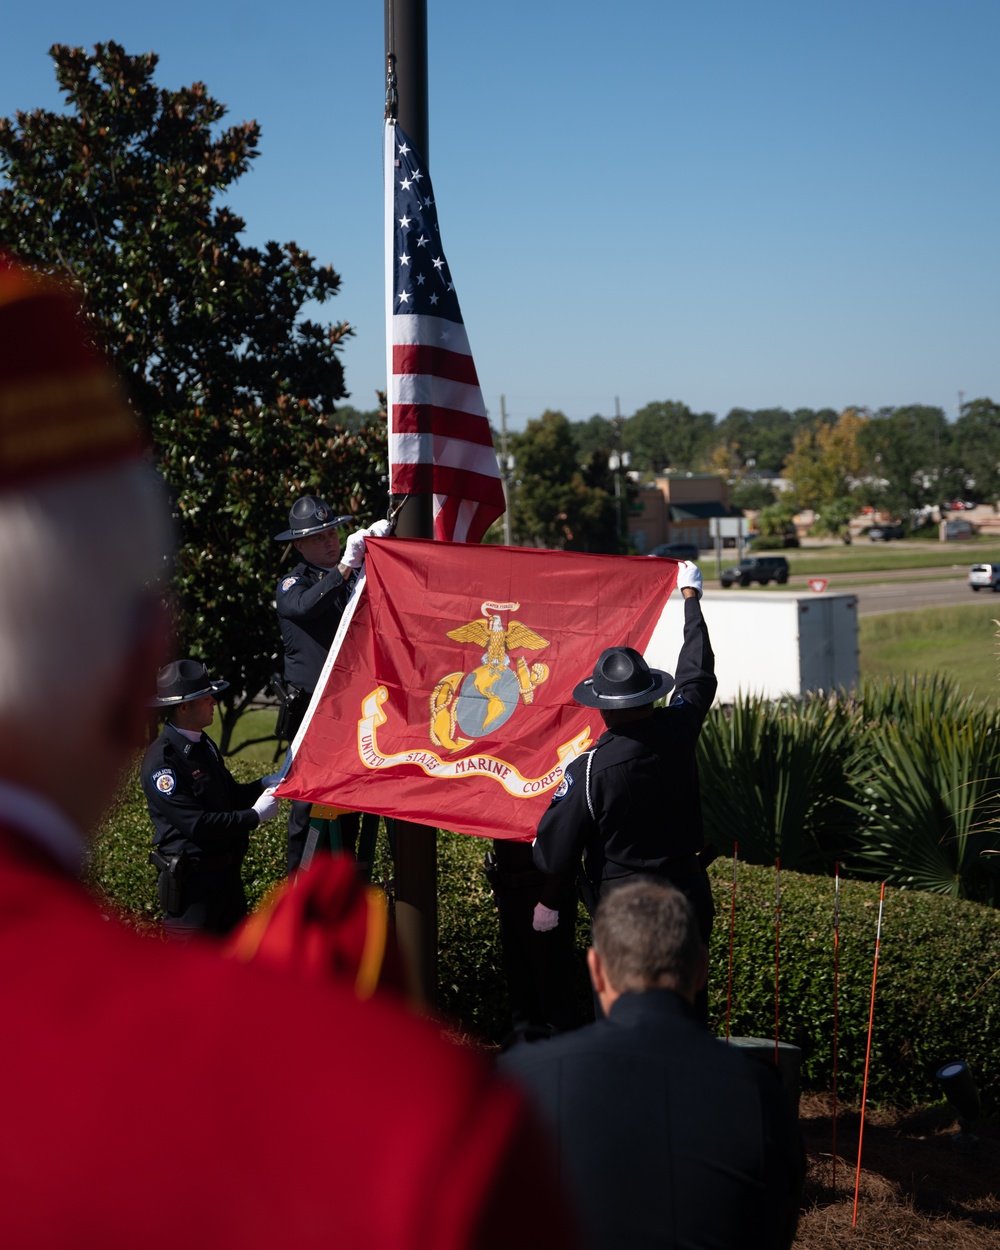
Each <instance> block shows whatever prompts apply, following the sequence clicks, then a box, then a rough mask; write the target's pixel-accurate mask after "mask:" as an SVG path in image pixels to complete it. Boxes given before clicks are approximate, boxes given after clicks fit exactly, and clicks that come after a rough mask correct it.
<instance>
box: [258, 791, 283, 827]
mask: <svg viewBox="0 0 1000 1250" xmlns="http://www.w3.org/2000/svg"><path fill="white" fill-rule="evenodd" d="M253 810H254V811H255V812H256V813H257V816H258V818H259V820H260V823H261V824H263V823H264V821H265V820H270V819H271V818H272V817H274V816H277V814H278V800H277V799H276V798H275V797H274V791H273V790H265V791H264V793H263V794H262V795H261V796H260V798H259V799H258V800H257V802H256V803H254V805H253Z"/></svg>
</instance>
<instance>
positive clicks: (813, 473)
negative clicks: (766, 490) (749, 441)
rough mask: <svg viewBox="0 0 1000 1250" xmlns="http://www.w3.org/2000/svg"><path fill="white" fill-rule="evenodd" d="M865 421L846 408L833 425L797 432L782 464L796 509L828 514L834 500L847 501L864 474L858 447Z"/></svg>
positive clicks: (862, 456) (861, 455) (863, 462)
mask: <svg viewBox="0 0 1000 1250" xmlns="http://www.w3.org/2000/svg"><path fill="white" fill-rule="evenodd" d="M864 422H865V419H864V418H863V417H860V416H859V415H858V414H857V413H856V412H855V411H854V409H853V408H846V409H845V410H844V411H843V412H842V413H841V414H840V416H839V417H838V418H837V421H836V424H834V425H826V424H822V425H818V426H816V427H813V428H805V429H802V430H800V431H799V433H798V435H797V436H796V438H795V443H794V445H793V447H792V451H791V454H790V455H789V457H788V460H787V461H786V462H785V477H787V478H788V479H789V481H790V482H791V487H792V492H793V499H794V501H795V503H796V505H797V506H798V507H799V508H813V509H815V510H816V511H817V512H822V511H829V510H830V508H831V506H832V505H833V503H834V501H835V500H841V499H845V498H847V497H848V496H849V495H850V494H851V491H852V490H854V488H855V487H856V486H857V484H858V479H859V478H860V476H861V474H862V472H863V471H864V464H865V461H864V454H863V452H862V449H861V446H860V442H859V440H860V437H861V431H862V429H863V427H864Z"/></svg>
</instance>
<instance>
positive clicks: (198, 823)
mask: <svg viewBox="0 0 1000 1250" xmlns="http://www.w3.org/2000/svg"><path fill="white" fill-rule="evenodd" d="M140 775H141V778H142V790H143V794H144V795H145V796H146V806H147V807H148V808H149V815H150V818H151V820H152V822H153V828H154V830H155V832H154V834H153V845H154V846H156V847H158V848H159V849H160V851H162V852H163V854H164V855H181V854H186V855H199V854H200V855H206V856H217V855H235V856H237V857H242V856H243V855H244V854H245V853H246V849H247V846H248V844H249V840H250V831H251V830H252V829H256V828H257V826H258V825H259V824H260V817H259V816H258V815H257V813H256V812H255V811H254V810H253V804H254V802H255V800H256V799H258V798H259V797H260V795H261V793H262V791H263V788H264V787H263V786H262V785H261V783H260V781H248V782H240V781H237V780H236V778H235V777H233V775H232V774H231V773H230V771H229V769H228V768H226V766H225V764H224V763H223V760H222V755H221V754H220V752H219V749H218V747H217V746H216V745H215V743H214V742H213V741H212V740H211V738H209V737H208V736H207V735H206V734H202V736H201V741H200V742H192V741H191V740H190V738H187V737H185V735H184V734H182V733H181V732H180V730H178V729H175V728H174V726H173V725H171V724H169V723H168V724H166V725H165V726H164V727H163V733H161V734H160V736H159V737H158V738H157V739H156V741H155V742H153V743H152V744H151V745H150V746H149V748H148V749H147V751H146V754H145V755H144V756H143V759H142V768H141V770H140Z"/></svg>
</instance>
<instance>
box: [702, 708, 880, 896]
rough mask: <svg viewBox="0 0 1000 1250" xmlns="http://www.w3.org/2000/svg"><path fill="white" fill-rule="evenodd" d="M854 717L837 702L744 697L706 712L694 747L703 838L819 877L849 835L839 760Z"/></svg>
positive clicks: (843, 762) (844, 764) (849, 743)
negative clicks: (735, 847)
mask: <svg viewBox="0 0 1000 1250" xmlns="http://www.w3.org/2000/svg"><path fill="white" fill-rule="evenodd" d="M859 720H860V716H859V713H858V711H857V709H856V708H854V707H853V706H852V705H851V704H850V703H848V702H847V701H846V700H844V699H843V698H840V697H837V696H833V697H827V696H825V695H813V696H809V697H807V698H806V699H804V700H802V701H801V702H797V701H795V700H792V699H787V700H781V701H779V702H777V703H771V702H769V701H768V700H766V699H764V698H762V697H761V696H759V695H745V696H742V697H741V698H739V699H738V700H737V701H736V702H735V703H734V704H733V705H732V707H731V708H728V709H727V708H717V709H714V710H713V712H712V713H711V714H710V715H709V717H708V719H707V720H706V721H705V724H704V726H703V728H702V731H701V737H700V739H699V742H698V768H699V773H700V776H701V793H702V807H703V811H704V816H705V834H706V837H707V839H708V841H710V842H712V843H713V844H714V845H715V846H716V847H717V848H718V849H719V850H721V851H727V850H728V849H729V848H730V847H731V846H732V844H733V842H738V843H739V848H740V857H741V858H742V859H746V860H749V861H750V862H752V863H759V864H773V863H774V861H775V859H776V858H777V857H778V856H780V857H781V863H782V866H783V867H787V868H794V869H797V870H799V871H802V872H810V871H811V872H817V871H823V870H824V869H825V868H826V867H827V866H828V865H829V864H830V863H831V862H832V860H833V859H835V858H837V857H838V855H839V853H840V848H841V847H842V846H843V845H844V843H845V841H846V840H847V838H848V836H849V830H850V828H851V826H852V824H853V818H852V817H851V816H850V814H849V811H848V808H847V806H846V800H847V799H848V798H849V797H850V789H849V785H848V781H847V768H848V763H849V759H850V757H851V754H852V752H853V750H854V746H853V743H854V739H855V737H856V733H857V726H858V723H859Z"/></svg>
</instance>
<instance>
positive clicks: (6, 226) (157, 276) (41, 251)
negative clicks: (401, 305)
mask: <svg viewBox="0 0 1000 1250" xmlns="http://www.w3.org/2000/svg"><path fill="white" fill-rule="evenodd" d="M51 56H52V59H53V61H54V63H55V72H56V78H57V80H58V82H59V86H60V88H61V89H62V93H63V95H64V97H65V100H66V111H65V112H62V113H54V112H47V111H45V110H42V109H38V110H35V111H34V112H30V113H18V114H17V116H16V117H15V118H14V119H10V118H6V119H0V174H2V177H3V181H2V183H0V240H2V241H3V244H4V246H6V247H8V248H9V249H11V250H13V251H14V252H15V253H17V254H18V255H19V256H20V257H21V258H22V259H24V260H26V261H29V262H31V263H33V264H35V265H37V266H39V267H41V268H42V269H44V270H46V271H49V272H52V273H56V274H58V275H60V276H62V277H63V278H65V279H67V280H69V281H71V282H73V283H75V284H76V285H78V286H79V287H80V288H82V291H83V293H84V295H85V297H86V302H87V307H88V310H89V313H88V315H89V316H90V318H91V319H92V322H93V326H94V332H95V337H96V338H99V339H100V340H101V341H103V343H104V344H105V346H106V348H107V349H108V351H109V352H110V353H111V354H112V355H113V357H114V359H115V361H116V363H117V365H118V367H119V369H120V370H121V372H122V373H123V375H124V377H125V379H126V381H127V384H128V386H129V389H130V392H131V397H132V400H133V403H134V405H135V407H136V409H137V411H138V412H139V414H140V416H141V417H142V418H144V419H145V420H146V421H147V422H148V424H149V427H150V430H151V433H152V436H153V442H154V446H155V451H156V458H157V461H158V465H159V468H160V470H161V471H162V473H163V475H164V477H165V478H166V481H167V483H168V486H169V487H170V490H171V494H172V498H173V504H174V511H175V516H176V520H177V526H178V538H179V550H178V554H177V559H176V565H175V569H174V575H173V583H172V584H173V594H174V601H175V606H176V621H177V634H178V637H177V648H178V652H179V653H183V654H189V655H194V656H196V657H198V658H200V659H202V660H203V661H204V662H205V663H206V664H207V665H208V666H209V668H210V669H211V670H212V671H213V672H215V673H217V674H218V675H220V676H222V677H225V678H226V679H227V680H228V681H229V682H230V683H231V686H230V689H229V691H227V692H226V693H225V695H224V696H223V700H224V703H223V725H222V728H223V746H224V747H225V746H226V745H227V744H228V742H229V738H230V735H231V732H232V728H233V726H234V724H235V722H236V719H237V718H238V716H239V715H240V713H241V712H242V711H243V710H244V709H245V707H246V705H247V703H248V702H249V700H250V699H251V698H253V697H254V696H255V695H256V694H257V693H258V692H259V691H260V690H261V689H262V688H263V687H264V686H265V684H266V682H267V679H268V677H269V675H270V673H271V672H272V670H273V665H274V655H275V652H276V649H277V647H278V641H279V640H278V631H277V625H276V619H275V614H274V609H273V606H272V600H273V589H274V585H275V581H276V577H277V574H278V560H279V555H280V552H279V550H278V548H277V547H276V545H275V544H274V543H273V541H272V535H273V534H274V533H276V532H277V531H278V530H279V529H283V528H285V519H286V517H287V510H288V507H289V503H290V501H291V500H292V499H293V498H295V497H296V496H297V495H299V494H302V493H306V492H316V493H318V494H322V495H324V496H327V497H329V499H330V501H331V503H332V504H333V506H334V507H336V508H342V509H343V510H344V511H345V512H351V513H355V514H357V516H358V518H359V520H361V521H365V522H367V521H369V520H371V519H373V518H374V517H375V516H377V515H382V514H384V509H385V505H386V489H387V487H386V469H385V462H386V455H385V434H384V425H383V424H381V423H372V422H367V421H363V422H357V421H352V422H351V423H350V427H349V428H346V427H344V426H343V425H341V424H340V423H338V422H336V421H335V419H334V408H335V404H336V401H337V400H338V399H340V398H342V397H343V396H344V395H345V394H346V392H345V389H344V372H343V367H342V364H341V360H340V354H341V350H342V347H343V344H344V341H345V339H347V338H348V337H349V335H350V334H351V329H350V327H349V326H348V325H347V323H346V322H338V323H334V324H319V323H317V322H315V321H313V320H310V319H308V318H307V317H305V316H303V308H304V306H305V305H306V304H307V303H310V302H315V303H319V304H322V303H325V302H326V301H327V300H329V299H331V298H332V297H333V296H334V295H336V293H337V292H338V290H339V287H340V278H339V277H338V275H337V274H336V273H335V272H334V270H333V268H332V267H331V266H329V265H327V266H320V265H318V264H317V263H316V262H315V261H314V260H313V258H312V257H311V256H309V255H308V254H307V253H306V252H304V251H303V250H302V249H301V248H299V247H298V246H297V245H296V244H295V243H283V244H279V243H275V242H269V243H267V244H266V245H265V246H263V247H260V248H257V247H249V246H247V245H246V244H245V243H243V242H242V240H241V235H242V233H243V231H244V223H243V221H242V220H241V219H240V218H239V217H237V216H236V215H235V214H234V213H233V212H232V211H231V210H230V209H229V208H227V207H226V206H225V205H224V204H220V203H219V202H218V201H219V199H220V198H221V197H222V196H223V195H224V194H225V193H226V192H227V191H228V190H229V188H230V187H231V186H232V185H233V184H234V183H235V182H236V181H237V180H238V179H239V178H240V177H241V176H242V175H244V174H245V173H246V172H247V171H248V170H249V168H250V165H251V162H252V161H253V160H254V158H255V157H256V156H257V153H258V144H259V138H260V131H259V127H258V126H257V124H256V122H243V123H241V124H239V125H233V126H224V125H223V124H222V123H223V119H224V117H225V114H226V109H225V107H224V106H223V105H222V104H220V103H218V102H217V101H216V100H214V99H212V97H211V96H210V95H209V94H208V92H207V90H206V89H205V87H204V85H203V84H201V83H194V84H193V85H192V86H190V87H184V88H181V89H180V90H177V91H169V90H165V89H163V88H160V87H157V86H156V84H155V83H154V81H153V74H154V71H155V69H156V64H157V57H156V56H155V55H154V54H153V53H147V54H145V55H142V56H130V55H128V54H127V53H126V52H125V51H124V49H123V48H121V47H120V46H119V45H117V44H115V43H107V44H98V45H97V46H96V47H95V49H94V51H93V53H92V54H91V53H87V52H85V51H84V50H83V49H81V48H69V47H63V46H60V45H56V46H55V47H53V48H52V49H51ZM122 523H123V524H127V523H128V518H127V517H123V518H122Z"/></svg>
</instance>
